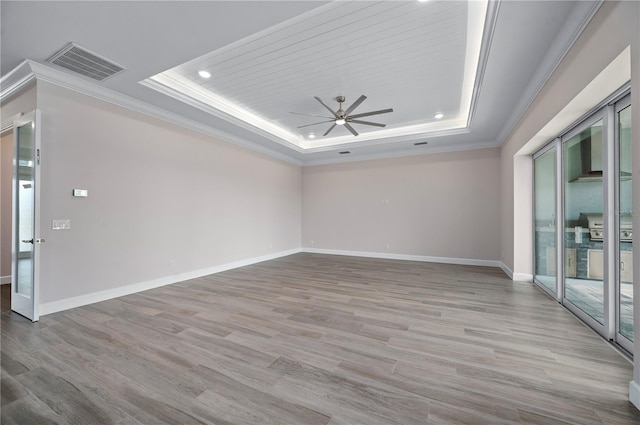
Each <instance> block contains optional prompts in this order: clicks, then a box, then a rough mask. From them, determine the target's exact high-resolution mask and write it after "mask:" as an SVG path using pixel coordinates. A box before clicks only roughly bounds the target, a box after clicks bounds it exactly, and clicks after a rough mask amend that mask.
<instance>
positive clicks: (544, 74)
mask: <svg viewBox="0 0 640 425" xmlns="http://www.w3.org/2000/svg"><path fill="white" fill-rule="evenodd" d="M603 3H604V0H596V1H595V2H588V1H584V2H576V4H575V5H574V7H573V10H572V13H571V15H570V16H569V18H568V19H567V20H566V23H567V25H563V26H562V28H561V30H560V33H559V34H558V35H557V36H556V38H555V41H554V43H552V44H551V46H550V47H549V50H547V53H546V54H545V56H544V58H543V60H542V61H541V62H540V65H539V66H538V69H537V70H536V72H535V74H534V76H533V78H531V81H530V82H529V84H528V85H527V88H526V89H525V90H524V92H523V93H522V96H521V97H520V102H519V103H518V105H517V106H516V107H515V108H513V112H512V113H511V116H509V118H508V119H507V120H506V121H505V125H504V127H503V128H502V131H501V132H500V135H499V137H498V141H499V142H500V144H501V145H502V144H503V143H504V142H506V141H507V138H508V137H509V136H510V135H511V133H512V132H513V129H514V128H515V126H516V125H517V124H518V122H520V120H521V119H522V117H523V116H524V114H525V113H526V112H527V110H528V109H529V107H530V106H531V104H532V103H533V101H534V100H535V99H536V97H538V95H539V94H540V91H542V88H543V87H544V86H545V85H546V84H547V81H549V78H551V76H552V75H553V73H554V72H555V71H556V69H558V67H559V66H560V64H561V63H562V61H563V60H564V58H565V56H566V55H567V53H569V51H570V50H571V48H572V47H573V45H574V44H575V42H576V41H577V40H578V38H579V37H580V35H581V34H582V32H583V31H584V29H585V28H586V27H587V25H589V22H591V19H592V18H593V16H594V15H595V14H596V12H597V11H598V10H599V9H600V6H602V4H603ZM577 22H579V25H575V24H576V23H577ZM572 28H575V29H574V30H572Z"/></svg>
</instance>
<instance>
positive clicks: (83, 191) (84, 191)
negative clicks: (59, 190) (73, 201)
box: [73, 189, 89, 198]
mask: <svg viewBox="0 0 640 425" xmlns="http://www.w3.org/2000/svg"><path fill="white" fill-rule="evenodd" d="M73 196H75V197H79V198H86V197H87V196H89V191H88V190H87V189H73Z"/></svg>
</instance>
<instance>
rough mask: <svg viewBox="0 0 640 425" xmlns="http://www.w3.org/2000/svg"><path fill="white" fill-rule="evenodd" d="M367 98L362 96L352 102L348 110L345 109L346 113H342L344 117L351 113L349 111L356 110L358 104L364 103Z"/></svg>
mask: <svg viewBox="0 0 640 425" xmlns="http://www.w3.org/2000/svg"><path fill="white" fill-rule="evenodd" d="M366 98H367V96H365V95H362V96H360V97H359V98H358V100H356V101H355V102H353V104H352V105H351V106H349V108H347V110H346V111H344V113H345V115H349V114H350V113H351V111H353V110H354V109H356V108H357V107H358V106H360V104H361V103H362V102H364V100H365V99H366Z"/></svg>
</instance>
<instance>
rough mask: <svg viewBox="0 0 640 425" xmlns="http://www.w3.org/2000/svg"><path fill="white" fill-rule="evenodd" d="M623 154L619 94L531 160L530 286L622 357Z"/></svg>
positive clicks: (627, 344) (627, 169) (628, 317)
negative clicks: (614, 346) (616, 348)
mask: <svg viewBox="0 0 640 425" xmlns="http://www.w3.org/2000/svg"><path fill="white" fill-rule="evenodd" d="M631 149H632V142H631V100H630V95H628V94H626V96H625V95H618V96H617V97H614V96H612V99H610V100H608V101H607V102H603V106H602V107H601V109H599V110H597V111H596V112H595V113H593V114H591V115H590V116H589V117H587V118H585V119H584V120H582V122H580V123H579V124H577V125H575V126H573V127H572V128H571V129H569V130H568V131H566V132H565V133H564V134H561V135H559V136H558V137H557V138H556V139H555V140H554V141H552V142H550V143H549V144H548V145H547V146H545V147H544V148H542V149H541V150H540V151H538V152H537V153H536V154H535V155H534V156H533V173H534V175H533V181H534V187H533V217H534V223H533V227H534V250H533V251H534V258H533V261H534V282H535V283H536V284H537V285H538V286H539V287H540V288H542V289H543V290H544V291H545V292H547V293H548V294H550V295H551V296H554V297H555V298H556V299H557V300H558V301H560V302H561V303H562V304H563V305H564V306H565V307H566V308H567V309H569V310H571V311H572V312H573V313H574V314H575V315H576V316H578V317H579V318H580V319H582V320H583V321H584V322H585V323H587V324H588V325H589V326H591V327H592V328H593V329H595V330H596V331H598V332H599V333H600V334H602V335H603V336H604V337H606V338H607V339H610V340H615V342H617V343H618V344H619V345H620V346H621V347H623V348H624V349H626V350H627V351H629V352H630V353H632V352H633V308H634V306H633V267H634V265H633V242H632V238H633V231H632V216H633V206H632V201H633V194H632V182H631V176H632V172H633V162H632V161H633V160H632V152H631ZM556 218H559V219H556Z"/></svg>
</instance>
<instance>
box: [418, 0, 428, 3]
mask: <svg viewBox="0 0 640 425" xmlns="http://www.w3.org/2000/svg"><path fill="white" fill-rule="evenodd" d="M428 1H429V0H418V2H419V3H426V2H428Z"/></svg>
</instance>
